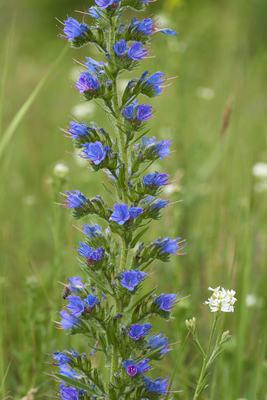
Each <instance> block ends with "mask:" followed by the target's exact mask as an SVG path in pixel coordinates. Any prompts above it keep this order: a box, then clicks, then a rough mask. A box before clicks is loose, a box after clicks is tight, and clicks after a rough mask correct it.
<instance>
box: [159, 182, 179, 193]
mask: <svg viewBox="0 0 267 400" xmlns="http://www.w3.org/2000/svg"><path fill="white" fill-rule="evenodd" d="M181 190H182V186H181V185H179V183H171V184H170V185H166V186H164V188H163V192H164V194H172V193H179V192H181Z"/></svg>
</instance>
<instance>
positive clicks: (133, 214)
mask: <svg viewBox="0 0 267 400" xmlns="http://www.w3.org/2000/svg"><path fill="white" fill-rule="evenodd" d="M143 211H144V210H143V209H142V208H141V207H133V206H131V207H130V208H129V213H130V218H137V217H138V215H141V214H142V213H143Z"/></svg>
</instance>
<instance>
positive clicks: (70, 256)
mask: <svg viewBox="0 0 267 400" xmlns="http://www.w3.org/2000/svg"><path fill="white" fill-rule="evenodd" d="M92 4H93V2H92V1H91V2H90V1H89V2H87V1H85V0H80V1H71V0H65V1H60V0H53V1H52V0H39V1H38V2H36V1H34V0H20V1H10V0H9V1H7V0H1V2H0V32H1V39H2V40H1V42H0V54H1V63H0V65H1V75H2V77H3V79H2V85H1V91H2V92H1V93H2V94H1V100H0V101H1V103H0V111H3V113H0V114H2V116H3V118H1V117H0V123H1V128H2V130H1V136H0V149H1V148H2V149H3V150H4V151H3V153H2V154H1V158H0V174H1V180H0V185H1V191H0V193H1V195H0V220H1V240H0V248H1V250H0V251H1V273H0V300H1V303H0V304H1V307H0V321H1V331H0V344H1V356H0V386H1V398H5V397H9V396H11V397H13V398H15V399H20V398H22V397H23V396H25V395H26V394H27V393H28V392H29V390H30V389H31V388H36V389H37V391H36V393H35V394H34V399H38V398H44V397H45V394H55V393H56V392H54V391H53V389H52V387H56V384H55V383H54V382H53V380H52V378H51V377H50V376H49V375H45V374H44V373H43V372H45V373H46V374H49V373H50V372H51V370H52V368H53V366H52V365H49V364H46V363H45V362H49V361H50V358H49V356H48V355H47V354H46V353H50V354H51V353H52V352H53V351H54V350H56V349H58V350H63V349H65V348H67V347H68V346H70V342H69V337H66V336H65V334H64V332H62V331H58V330H56V329H55V328H54V325H55V324H54V322H52V319H55V320H58V319H59V317H58V314H57V313H56V310H60V309H61V307H62V305H63V300H62V297H61V291H62V286H61V285H60V284H58V281H62V282H65V281H66V278H67V277H69V276H77V275H78V274H79V272H80V271H79V265H78V262H77V261H76V252H75V251H73V248H74V247H75V246H76V245H77V243H78V241H79V240H81V237H82V235H81V234H80V233H79V232H78V231H76V230H75V229H74V228H73V227H72V221H71V219H70V213H69V212H68V211H66V210H62V209H61V208H59V207H57V206H56V205H55V204H54V201H57V199H58V197H59V196H58V192H59V191H65V190H66V189H69V190H72V189H76V188H78V189H80V190H82V191H83V192H84V193H85V194H86V195H87V196H89V197H90V196H94V195H96V194H100V195H102V196H103V198H104V199H105V200H109V199H107V198H106V193H105V192H104V191H103V188H102V186H101V184H100V183H101V180H103V181H105V183H106V182H107V178H106V177H105V176H104V174H102V172H99V174H100V175H101V176H100V175H99V174H98V175H97V176H96V175H94V174H92V173H91V174H90V173H88V171H87V169H86V166H84V165H81V164H80V163H79V162H78V161H79V158H78V156H74V155H72V154H69V153H72V152H73V148H72V143H71V141H70V140H68V139H65V138H64V137H63V136H62V132H61V131H60V130H59V129H58V127H63V128H64V127H66V125H67V123H68V121H70V120H71V117H69V116H70V115H71V116H72V117H75V118H77V119H78V120H80V121H82V122H83V121H86V122H87V123H89V122H90V121H92V120H93V121H95V122H96V123H98V124H99V125H100V126H103V127H104V128H107V129H109V130H110V128H108V123H107V121H106V119H105V116H104V115H103V112H102V111H101V110H98V109H97V108H96V106H95V105H94V104H93V105H91V104H89V105H87V106H86V105H85V106H84V103H82V99H81V97H80V96H79V93H78V92H77V91H75V90H73V89H72V88H71V86H72V82H71V81H70V80H74V81H75V79H77V76H78V71H77V69H75V66H74V63H73V61H72V58H75V59H78V60H84V58H85V55H88V56H91V57H92V58H96V57H98V55H97V53H96V52H95V50H94V48H93V47H92V46H87V47H85V48H83V49H82V50H80V51H77V50H68V51H67V52H66V53H65V55H64V56H63V57H62V58H61V60H60V62H59V64H58V66H57V67H56V68H55V69H54V71H53V72H52V74H51V76H50V78H49V79H48V80H47V82H46V83H45V85H44V87H43V88H42V90H41V91H40V92H39V93H38V95H37V97H36V99H35V101H34V102H33V104H32V106H31V107H30V109H29V111H28V112H27V113H26V114H25V116H24V117H23V118H22V121H21V123H20V124H19V125H18V127H17V129H16V130H15V131H14V135H10V140H9V141H8V142H7V145H6V147H5V148H3V138H4V137H6V136H5V133H6V129H7V127H8V126H9V124H10V122H11V121H12V119H13V118H14V116H15V115H16V113H17V111H18V110H19V108H20V107H21V106H22V105H23V104H24V102H25V101H26V99H27V98H28V96H29V95H30V94H31V92H32V91H33V89H34V88H35V87H36V85H38V83H40V81H41V79H42V77H43V76H44V75H45V74H46V72H47V71H48V69H49V67H50V66H51V65H52V64H53V63H54V61H55V60H56V59H57V57H58V55H59V53H60V52H61V51H62V49H63V48H64V46H66V42H65V41H64V40H60V39H59V38H58V37H57V35H58V34H59V31H58V29H57V28H56V21H55V16H56V17H58V18H59V19H60V20H63V19H65V18H66V15H69V16H72V17H74V18H77V19H78V20H79V21H81V20H82V16H81V15H79V14H76V13H75V12H74V10H85V9H86V8H89V7H90V6H91V5H92ZM152 13H153V18H159V22H161V23H162V27H171V28H172V29H175V30H177V31H178V32H179V35H178V36H176V37H168V36H165V35H160V34H158V35H156V37H155V36H154V37H153V40H152V46H151V49H152V50H153V54H154V55H156V58H152V59H149V60H146V61H144V62H142V66H141V68H142V70H145V69H149V70H150V71H151V72H155V71H157V70H160V71H163V72H164V73H166V75H167V76H168V77H172V76H177V75H178V78H177V79H176V80H174V81H171V82H172V85H171V86H170V87H169V88H167V89H166V90H164V92H163V93H162V94H161V95H160V96H159V97H158V98H156V99H152V101H151V104H152V105H153V107H156V108H157V109H158V110H157V112H156V114H155V118H154V119H153V120H152V121H151V122H149V123H148V125H149V127H151V136H152V135H155V136H157V137H158V138H165V139H169V138H171V139H172V141H173V146H172V149H176V152H175V153H173V154H172V157H171V158H167V159H164V161H163V162H158V163H157V165H156V166H154V168H155V169H156V170H161V171H164V172H165V171H166V172H167V173H168V174H170V175H173V176H174V179H175V178H179V180H178V181H176V183H174V184H173V185H172V186H170V187H167V189H168V190H167V191H166V192H165V196H166V197H168V198H170V199H171V200H172V201H176V200H180V199H183V202H182V203H178V204H176V205H174V206H172V207H168V208H167V209H166V210H165V211H164V212H163V217H164V220H163V221H164V222H163V223H153V226H152V228H151V229H150V233H148V234H147V236H146V240H151V241H153V240H154V239H156V238H157V237H158V236H168V235H171V236H173V237H177V236H178V235H179V236H182V237H183V238H186V239H187V255H186V256H183V257H176V258H175V259H174V258H173V259H172V262H171V263H170V264H164V265H163V264H161V263H159V262H158V263H155V264H154V269H156V270H157V272H156V273H155V274H154V275H153V279H152V278H151V279H150V280H149V281H147V282H146V284H145V285H146V288H148V287H150V285H152V284H153V283H154V284H155V283H157V282H159V289H158V292H159V293H160V292H174V291H176V290H178V289H179V293H180V296H181V297H184V296H187V295H190V297H189V298H186V299H185V300H183V301H181V302H180V303H179V304H178V306H176V308H175V309H174V317H175V319H174V320H173V321H171V322H170V323H169V324H168V325H167V326H166V324H165V323H164V325H163V326H162V325H161V324H162V322H161V321H159V320H155V321H153V322H152V323H153V325H154V327H155V329H156V330H158V331H163V332H166V334H167V336H168V337H169V338H170V339H169V343H172V342H177V341H180V342H179V343H178V344H176V345H175V346H174V350H173V351H172V352H170V353H169V354H168V355H167V357H166V360H165V362H161V363H159V364H158V365H156V363H154V364H155V366H156V368H157V371H156V372H155V373H153V374H154V375H153V374H152V375H153V376H155V377H156V376H158V375H157V374H161V375H162V376H164V377H165V376H166V375H169V376H171V375H172V372H173V370H174V368H175V365H176V363H177V370H176V374H175V381H174V389H175V390H183V392H182V393H178V394H175V395H173V398H175V399H176V398H177V399H181V400H189V399H190V398H192V390H193V389H194V387H195V382H196V379H197V377H198V375H199V372H200V367H201V359H200V357H199V356H198V353H197V350H196V348H195V347H194V344H193V341H192V338H191V337H190V336H189V337H187V330H186V328H185V325H184V321H185V319H187V318H191V317H193V316H196V318H197V325H198V332H199V338H200V340H201V342H202V343H203V345H205V343H207V341H208V335H209V331H210V328H211V324H212V315H211V313H210V311H209V309H208V307H207V306H204V305H203V302H204V301H205V300H206V299H207V298H208V296H209V295H210V292H208V290H207V288H208V286H211V287H216V286H219V285H221V286H223V287H225V288H229V289H234V290H236V291H237V295H236V296H237V299H238V302H237V305H236V310H235V313H234V314H231V315H225V316H224V317H223V318H221V321H220V329H222V330H226V329H230V331H231V334H232V340H231V341H230V342H229V343H228V344H227V346H226V350H225V352H224V353H223V355H222V356H220V358H219V359H218V360H217V362H216V363H215V367H214V369H213V373H212V378H211V381H210V387H209V388H208V390H207V391H206V393H205V394H204V395H203V396H202V399H209V400H237V399H240V400H241V399H242V400H244V399H246V400H256V399H258V400H263V399H267V395H266V393H267V383H266V373H267V355H266V341H267V318H266V317H267V312H266V300H267V294H266V293H267V292H266V287H265V286H266V283H267V272H266V239H267V221H266V211H267V182H266V181H267V176H266V172H265V174H264V171H263V172H261V173H254V175H257V176H254V175H253V174H252V167H253V165H255V164H256V163H258V162H263V163H267V152H266V138H267V131H266V105H267V98H266V89H267V87H266V86H267V85H266V80H267V75H266V62H267V47H266V39H267V24H266V14H267V2H266V1H265V0H252V1H249V2H244V1H242V0H235V1H234V2H233V1H230V0H224V1H213V0H202V1H198V0H161V1H160V0H158V2H157V3H152V4H151V5H150V8H149V10H148V11H147V12H146V13H143V14H142V15H141V14H140V18H144V17H146V16H148V15H150V14H152ZM131 17H132V15H131V14H130V13H129V19H130V18H131ZM85 22H87V23H88V24H90V18H89V17H87V18H85ZM98 59H99V60H100V58H98ZM136 74H138V76H139V74H140V71H138V72H136ZM124 78H125V79H128V78H129V76H128V75H127V74H125V76H124ZM123 84H125V82H123V81H122V82H121V87H122V86H123ZM3 96H4V97H3ZM3 99H4V101H2V100H3ZM227 119H229V124H228V127H227V129H226V122H227ZM223 121H224V123H223ZM1 146H2V147H1ZM59 162H63V163H65V164H66V165H67V166H68V167H69V169H70V174H69V177H68V182H66V183H64V182H63V181H62V180H60V179H59V178H56V177H55V176H54V175H53V169H54V167H55V165H56V164H57V163H59ZM263 170H264V168H263ZM94 221H95V222H97V220H96V219H94ZM84 222H88V221H84ZM151 280H154V282H151ZM151 287H152V286H151ZM71 344H72V345H73V347H75V349H76V350H78V351H84V350H85V349H86V348H84V347H83V344H82V343H80V342H79V340H78V339H77V338H75V337H74V338H73V340H72V341H71ZM85 345H86V344H85ZM86 351H87V350H86ZM94 357H95V361H94V362H95V365H98V364H99V362H100V359H99V358H98V356H97V355H96V356H94ZM29 400H30V399H29ZM31 400H32V399H31Z"/></svg>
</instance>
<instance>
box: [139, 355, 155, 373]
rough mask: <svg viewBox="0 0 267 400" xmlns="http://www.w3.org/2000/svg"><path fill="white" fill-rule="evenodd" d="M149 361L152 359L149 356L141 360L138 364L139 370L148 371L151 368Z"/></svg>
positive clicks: (141, 371)
mask: <svg viewBox="0 0 267 400" xmlns="http://www.w3.org/2000/svg"><path fill="white" fill-rule="evenodd" d="M149 361H150V359H149V358H146V359H144V360H142V361H140V362H139V363H138V364H137V366H136V368H137V372H138V373H142V374H144V373H145V372H147V371H148V370H149V369H150V368H151V367H150V365H149V364H148V362H149Z"/></svg>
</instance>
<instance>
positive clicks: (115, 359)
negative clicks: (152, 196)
mask: <svg viewBox="0 0 267 400" xmlns="http://www.w3.org/2000/svg"><path fill="white" fill-rule="evenodd" d="M114 44H115V37H114V21H113V18H112V17H111V18H110V26H109V41H108V51H109V54H110V57H111V60H114V57H115V55H114V53H113V51H112V47H113V45H114ZM112 72H113V74H114V82H113V109H114V112H115V120H116V121H115V123H116V126H117V134H118V139H119V147H120V158H121V160H122V162H123V164H124V166H125V189H124V191H123V202H124V203H125V204H127V205H128V197H127V194H126V192H127V191H128V152H127V146H126V140H125V134H124V131H123V128H122V117H121V111H120V107H119V100H118V88H117V73H116V70H114V67H112ZM127 254H128V249H127V245H126V242H125V240H124V238H123V239H122V249H121V257H120V265H119V271H118V272H122V271H123V270H124V269H125V268H126V263H127ZM121 311H122V309H121V302H120V299H119V298H118V297H116V298H115V313H116V314H117V313H121ZM118 325H119V324H118ZM116 337H119V327H117V332H116ZM118 366H119V349H118V344H117V343H113V345H112V357H111V370H110V381H111V382H112V381H113V379H114V374H115V373H116V372H117V371H118Z"/></svg>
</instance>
